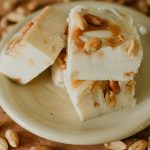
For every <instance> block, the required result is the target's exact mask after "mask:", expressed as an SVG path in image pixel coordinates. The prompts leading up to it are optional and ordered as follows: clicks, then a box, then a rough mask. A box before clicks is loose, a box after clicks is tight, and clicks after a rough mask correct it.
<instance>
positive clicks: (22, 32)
mask: <svg viewBox="0 0 150 150" xmlns="http://www.w3.org/2000/svg"><path fill="white" fill-rule="evenodd" d="M32 26H33V22H29V23H27V24H26V25H25V26H24V27H23V28H22V29H21V31H20V33H21V34H22V35H24V34H26V33H27V31H28V30H29V29H30V28H31V27H32Z"/></svg>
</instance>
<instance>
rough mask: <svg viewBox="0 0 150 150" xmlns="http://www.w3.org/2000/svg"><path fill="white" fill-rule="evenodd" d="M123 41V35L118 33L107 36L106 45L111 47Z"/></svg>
mask: <svg viewBox="0 0 150 150" xmlns="http://www.w3.org/2000/svg"><path fill="white" fill-rule="evenodd" d="M123 42H124V37H123V36H122V35H118V36H115V37H112V38H109V39H108V41H107V45H108V46H111V47H115V46H119V45H120V44H122V43H123Z"/></svg>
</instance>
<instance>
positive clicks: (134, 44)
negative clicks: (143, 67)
mask: <svg viewBox="0 0 150 150" xmlns="http://www.w3.org/2000/svg"><path fill="white" fill-rule="evenodd" d="M138 50H139V44H138V40H137V39H133V40H132V41H131V43H130V45H129V47H128V48H127V55H128V56H129V57H131V58H134V57H135V56H136V54H137V53H138Z"/></svg>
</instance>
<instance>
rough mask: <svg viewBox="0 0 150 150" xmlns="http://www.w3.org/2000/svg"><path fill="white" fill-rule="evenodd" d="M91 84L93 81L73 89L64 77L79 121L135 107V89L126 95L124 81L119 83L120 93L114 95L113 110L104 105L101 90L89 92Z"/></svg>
mask: <svg viewBox="0 0 150 150" xmlns="http://www.w3.org/2000/svg"><path fill="white" fill-rule="evenodd" d="M92 82H93V81H85V82H83V83H82V84H80V85H79V86H78V87H76V88H73V85H72V83H71V80H68V79H67V78H66V76H64V84H65V87H66V89H67V92H68V94H69V96H70V99H71V101H72V104H73V106H74V108H75V110H76V111H77V113H78V115H79V118H80V120H81V121H83V120H88V119H91V118H94V117H97V116H99V115H103V114H107V113H110V112H114V111H117V110H121V109H123V108H126V107H132V106H134V105H135V103H136V99H135V98H134V92H135V89H132V92H130V93H127V91H126V84H127V82H126V81H125V82H123V81H122V82H119V85H120V93H119V94H117V95H116V105H115V106H114V107H113V108H112V107H110V106H109V105H108V104H107V103H106V99H105V98H104V93H103V90H102V89H101V88H99V89H98V90H96V91H94V92H91V91H90V85H91V84H92Z"/></svg>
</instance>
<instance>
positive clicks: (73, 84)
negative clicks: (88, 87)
mask: <svg viewBox="0 0 150 150" xmlns="http://www.w3.org/2000/svg"><path fill="white" fill-rule="evenodd" d="M83 82H84V80H73V79H72V80H71V84H72V86H73V88H77V87H78V86H80V85H81V84H82V83H83Z"/></svg>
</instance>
